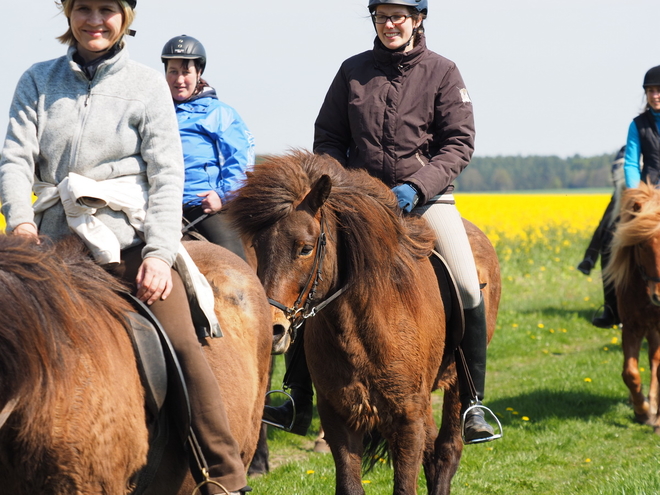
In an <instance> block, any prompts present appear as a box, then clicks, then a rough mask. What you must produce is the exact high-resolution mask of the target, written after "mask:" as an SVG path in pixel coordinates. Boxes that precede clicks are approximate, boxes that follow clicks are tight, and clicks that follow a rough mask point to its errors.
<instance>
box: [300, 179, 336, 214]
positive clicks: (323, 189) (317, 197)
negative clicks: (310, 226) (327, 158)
mask: <svg viewBox="0 0 660 495" xmlns="http://www.w3.org/2000/svg"><path fill="white" fill-rule="evenodd" d="M331 190H332V180H330V176H328V175H325V174H323V175H322V176H321V177H319V179H318V180H317V181H316V183H315V184H314V185H313V186H312V190H311V191H309V192H308V193H307V196H305V199H304V200H303V201H302V203H301V206H305V207H307V208H309V209H310V210H311V212H312V214H314V215H315V214H316V212H317V211H319V208H321V206H323V204H324V203H325V202H326V200H327V199H328V196H330V191H331Z"/></svg>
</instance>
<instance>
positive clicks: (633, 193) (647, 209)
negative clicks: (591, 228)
mask: <svg viewBox="0 0 660 495" xmlns="http://www.w3.org/2000/svg"><path fill="white" fill-rule="evenodd" d="M659 233H660V190H658V189H656V188H654V187H652V186H649V185H647V184H646V183H640V185H639V187H638V188H635V189H628V190H626V191H625V192H624V193H623V195H622V198H621V209H620V218H619V221H618V223H617V224H616V230H615V231H614V236H613V239H612V245H611V248H610V249H611V253H612V254H611V257H610V262H609V264H608V266H607V267H606V269H605V270H604V271H603V276H604V277H605V280H606V281H608V282H612V283H614V285H615V287H620V286H624V285H625V284H626V283H627V281H628V280H629V278H630V269H631V262H632V256H633V249H634V247H635V246H637V245H639V244H642V243H645V242H647V241H648V240H650V239H652V238H653V237H655V236H657V235H658V234H659Z"/></svg>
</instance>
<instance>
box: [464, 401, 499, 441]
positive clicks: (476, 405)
mask: <svg viewBox="0 0 660 495" xmlns="http://www.w3.org/2000/svg"><path fill="white" fill-rule="evenodd" d="M473 409H481V410H482V411H483V412H484V413H486V414H484V421H485V420H486V419H489V418H488V417H489V416H490V418H492V419H494V420H495V423H497V431H496V432H495V433H493V434H492V435H491V436H489V437H484V438H475V439H474V440H470V441H467V440H465V418H467V414H468V412H470V411H472V410H473ZM486 422H487V423H488V424H490V422H489V421H486ZM503 436H504V430H503V429H502V423H500V420H499V419H497V416H496V415H495V413H494V412H493V411H491V410H490V409H489V408H487V407H486V406H484V405H483V404H481V403H479V402H477V401H474V400H472V401H470V407H468V408H467V409H466V410H465V412H464V413H463V415H462V416H461V438H462V439H463V444H465V445H471V444H473V443H485V442H492V441H493V440H497V439H498V438H502V437H503Z"/></svg>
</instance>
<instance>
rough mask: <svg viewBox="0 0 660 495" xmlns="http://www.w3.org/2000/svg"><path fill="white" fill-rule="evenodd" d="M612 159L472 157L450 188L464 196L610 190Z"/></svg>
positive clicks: (602, 157)
mask: <svg viewBox="0 0 660 495" xmlns="http://www.w3.org/2000/svg"><path fill="white" fill-rule="evenodd" d="M615 155H616V152H613V153H611V154H604V155H598V156H592V157H583V156H580V155H575V156H572V157H570V158H560V157H558V156H495V157H473V158H472V161H471V162H470V165H468V167H467V168H466V169H465V170H463V173H462V174H461V175H460V176H459V177H458V179H456V181H454V184H455V186H456V190H457V191H464V192H471V191H521V190H529V189H573V188H584V187H611V186H612V175H611V170H612V162H613V161H614V157H615Z"/></svg>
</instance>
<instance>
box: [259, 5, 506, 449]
mask: <svg viewBox="0 0 660 495" xmlns="http://www.w3.org/2000/svg"><path fill="white" fill-rule="evenodd" d="M427 4H428V0H370V1H369V11H370V13H371V17H372V20H373V23H374V27H375V29H376V34H377V37H376V40H375V42H374V48H373V49H372V50H369V51H366V52H363V53H360V54H358V55H355V56H354V57H351V58H349V59H348V60H346V61H345V62H344V63H343V64H342V66H341V68H340V69H339V72H338V73H337V76H336V77H335V79H334V81H333V82H332V85H331V86H330V89H329V90H328V93H327V95H326V98H325V101H324V102H323V106H322V107H321V111H320V112H319V115H318V118H317V120H316V124H315V133H314V152H315V153H318V154H322V153H325V154H328V155H331V156H332V157H334V158H335V159H337V160H338V161H339V162H340V163H342V164H343V165H344V166H345V167H347V168H361V169H365V170H367V171H368V172H369V173H370V174H371V175H373V176H374V177H377V178H379V179H380V180H382V181H383V182H384V183H385V184H387V185H388V186H390V187H392V190H393V192H394V193H395V194H396V196H397V198H398V200H399V206H400V207H401V209H402V210H403V211H404V212H406V213H410V212H414V213H415V214H417V215H421V216H423V217H424V218H425V219H426V220H427V221H428V223H429V224H430V225H431V227H432V228H433V230H434V231H435V233H436V236H437V239H438V241H437V246H436V247H437V249H438V250H439V251H440V253H441V254H442V255H443V257H444V258H445V259H446V260H447V262H448V264H449V266H450V268H451V270H452V272H453V274H454V276H455V278H456V280H457V282H458V285H459V291H460V294H461V299H462V301H463V307H464V308H465V321H466V333H465V337H464V339H463V341H462V343H461V347H462V348H463V351H464V353H465V356H466V358H467V362H468V368H469V371H470V375H471V377H472V379H473V381H474V384H475V386H476V389H477V395H478V399H479V400H478V401H474V400H472V399H473V398H472V397H470V394H469V393H468V387H467V386H466V383H467V382H466V377H465V376H462V375H464V373H459V382H460V383H461V402H462V405H463V411H466V410H467V409H468V407H470V406H474V405H476V406H481V400H483V392H484V386H485V372H486V342H487V341H486V320H485V312H484V303H483V299H482V296H481V290H480V287H479V279H478V277H477V270H476V267H475V263H474V258H473V256H472V251H471V249H470V244H469V242H468V238H467V234H466V232H465V228H464V226H463V223H462V220H461V216H460V214H459V213H458V210H457V209H456V206H455V203H454V198H453V194H452V191H453V185H452V182H453V181H454V179H455V178H456V177H457V176H458V174H460V173H461V171H462V170H463V169H464V168H465V167H466V166H467V165H468V163H469V161H470V158H471V157H472V153H473V151H474V119H473V114H472V102H471V101H470V97H469V95H468V92H467V89H466V88H465V84H464V83H463V79H462V78H461V74H460V73H459V71H458V68H457V67H456V65H455V64H454V63H453V62H451V61H450V60H447V59H446V58H444V57H442V56H440V55H438V54H436V53H434V52H432V51H430V50H429V49H427V48H426V40H425V37H424V28H423V20H424V18H425V17H426V14H427V10H428V8H427V6H428V5H427ZM298 340H302V339H298ZM297 344H299V342H297ZM299 345H300V344H299ZM297 354H298V355H300V354H301V352H300V351H298V353H297ZM294 355H295V354H294ZM304 368H306V366H304V360H302V359H297V360H293V362H290V363H289V373H288V376H287V378H288V381H287V386H289V387H290V388H291V394H292V396H293V398H294V401H295V402H296V409H297V411H298V414H297V417H296V422H295V424H294V428H293V429H292V431H293V432H294V433H299V434H304V433H305V432H306V431H307V427H308V426H309V421H311V411H312V387H311V381H310V380H309V375H308V373H306V370H305V369H304ZM459 368H460V367H459ZM291 412H292V407H291V404H290V402H287V403H285V404H284V405H283V406H280V407H278V408H274V407H267V408H266V412H265V415H266V417H267V418H268V419H275V420H279V421H281V422H280V424H290V423H291ZM465 419H466V421H465V431H464V433H465V439H466V442H468V443H469V442H474V441H486V440H488V439H491V438H492V437H493V434H494V430H493V428H492V427H491V426H490V425H489V424H488V423H487V422H486V420H485V419H484V414H483V410H482V408H481V407H473V408H471V409H470V410H469V411H468V412H467V415H466V418H465Z"/></svg>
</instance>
